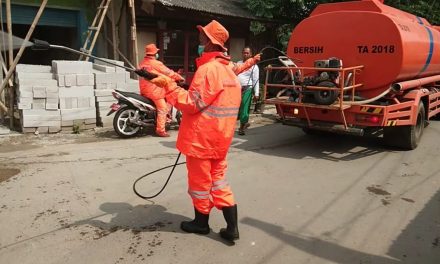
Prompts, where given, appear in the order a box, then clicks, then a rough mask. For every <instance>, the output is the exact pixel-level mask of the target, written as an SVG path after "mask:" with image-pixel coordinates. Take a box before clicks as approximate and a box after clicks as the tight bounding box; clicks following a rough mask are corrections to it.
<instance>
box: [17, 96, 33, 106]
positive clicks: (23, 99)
mask: <svg viewBox="0 0 440 264" xmlns="http://www.w3.org/2000/svg"><path fill="white" fill-rule="evenodd" d="M33 101H34V99H33V98H32V97H18V98H17V102H18V103H22V104H32V102H33Z"/></svg>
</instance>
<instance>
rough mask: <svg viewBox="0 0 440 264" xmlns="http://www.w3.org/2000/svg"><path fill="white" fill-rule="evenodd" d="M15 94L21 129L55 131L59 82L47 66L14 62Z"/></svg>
mask: <svg viewBox="0 0 440 264" xmlns="http://www.w3.org/2000/svg"><path fill="white" fill-rule="evenodd" d="M15 81H16V83H17V86H16V94H17V103H18V109H19V111H20V120H21V128H22V131H23V132H24V133H35V132H38V133H57V132H59V131H60V130H61V115H60V110H58V96H59V91H58V86H57V81H56V80H54V79H53V74H52V71H51V67H50V66H42V65H25V64H18V65H17V66H16V78H15Z"/></svg>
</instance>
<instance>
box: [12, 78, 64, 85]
mask: <svg viewBox="0 0 440 264" xmlns="http://www.w3.org/2000/svg"><path fill="white" fill-rule="evenodd" d="M22 85H23V86H57V85H58V81H57V80H53V79H23V80H20V86H22Z"/></svg>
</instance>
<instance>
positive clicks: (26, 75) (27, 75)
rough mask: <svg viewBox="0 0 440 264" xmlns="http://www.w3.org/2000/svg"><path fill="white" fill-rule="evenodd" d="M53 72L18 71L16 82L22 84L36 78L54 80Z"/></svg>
mask: <svg viewBox="0 0 440 264" xmlns="http://www.w3.org/2000/svg"><path fill="white" fill-rule="evenodd" d="M52 77H53V76H52V73H34V72H17V73H16V78H15V82H16V83H18V84H20V83H21V82H24V83H26V82H27V81H29V80H30V81H35V80H52Z"/></svg>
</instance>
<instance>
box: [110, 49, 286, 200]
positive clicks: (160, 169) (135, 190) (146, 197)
mask: <svg viewBox="0 0 440 264" xmlns="http://www.w3.org/2000/svg"><path fill="white" fill-rule="evenodd" d="M266 49H274V50H276V51H278V52H280V53H281V54H283V55H286V54H285V53H284V52H282V51H280V50H278V49H276V48H274V47H271V46H268V47H265V48H263V49H262V50H260V52H259V53H263V51H264V50H266ZM286 56H287V55H286ZM274 60H278V58H270V59H266V60H262V61H259V62H258V63H256V65H258V64H261V63H264V62H268V61H274ZM115 66H116V65H115ZM253 70H254V67H252V72H253ZM252 72H251V76H250V77H249V81H250V79H251V77H252ZM181 154H182V153H181V152H179V155H177V158H176V161H175V162H174V164H173V165H169V166H166V167H162V168H159V169H157V170H154V171H151V172H148V173H147V174H144V175H142V176H141V177H139V178H138V179H137V180H136V181H134V183H133V192H134V193H135V194H136V195H137V196H138V197H140V198H142V199H145V200H149V199H153V198H155V197H157V196H159V194H161V193H162V192H163V190H164V189H165V187H166V186H167V185H168V182H169V181H170V179H171V176H172V175H173V173H174V170H175V169H176V167H177V166H179V165H183V164H186V162H180V163H179V159H180V156H181ZM168 168H172V169H171V172H170V174H169V175H168V178H167V180H166V181H165V183H164V185H163V186H162V188H161V189H160V190H159V191H158V192H157V193H155V194H153V195H150V196H144V195H142V194H140V193H139V192H138V191H137V189H136V184H137V183H138V182H139V181H140V180H142V179H144V178H146V177H148V176H150V175H152V174H154V173H156V172H159V171H162V170H165V169H168Z"/></svg>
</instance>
